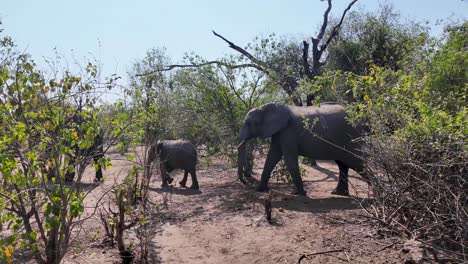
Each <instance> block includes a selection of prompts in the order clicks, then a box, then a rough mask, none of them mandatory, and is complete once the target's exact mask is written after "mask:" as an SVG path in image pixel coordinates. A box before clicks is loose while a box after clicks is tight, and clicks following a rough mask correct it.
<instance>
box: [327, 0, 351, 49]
mask: <svg viewBox="0 0 468 264" xmlns="http://www.w3.org/2000/svg"><path fill="white" fill-rule="evenodd" d="M357 1H358V0H353V1H352V2H351V3H349V5H348V7H347V8H346V9H345V10H344V11H343V15H341V19H340V22H339V23H338V24H337V25H336V26H334V27H333V29H332V32H331V34H330V36H329V37H328V39H327V42H326V43H325V45H323V46H322V47H321V48H320V49H321V50H322V51H323V50H326V49H327V47H328V44H330V42H331V41H332V40H333V39H334V38H335V36H336V35H337V34H338V32H340V29H341V24H343V21H344V18H345V16H346V13H348V11H349V10H350V9H351V7H352V6H353V5H354V4H355V3H356V2H357Z"/></svg>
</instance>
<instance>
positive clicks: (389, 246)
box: [377, 241, 400, 252]
mask: <svg viewBox="0 0 468 264" xmlns="http://www.w3.org/2000/svg"><path fill="white" fill-rule="evenodd" d="M398 243H400V242H399V241H397V242H394V243H391V244H390V245H386V246H385V247H382V248H381V249H379V250H377V252H381V251H384V250H386V249H387V248H391V247H393V246H395V245H396V244H398Z"/></svg>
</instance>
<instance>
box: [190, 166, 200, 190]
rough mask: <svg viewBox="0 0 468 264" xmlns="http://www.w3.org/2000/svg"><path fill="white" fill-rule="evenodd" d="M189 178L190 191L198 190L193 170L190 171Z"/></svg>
mask: <svg viewBox="0 0 468 264" xmlns="http://www.w3.org/2000/svg"><path fill="white" fill-rule="evenodd" d="M190 176H192V186H190V189H194V190H198V188H199V186H198V180H197V173H196V172H195V170H191V171H190Z"/></svg>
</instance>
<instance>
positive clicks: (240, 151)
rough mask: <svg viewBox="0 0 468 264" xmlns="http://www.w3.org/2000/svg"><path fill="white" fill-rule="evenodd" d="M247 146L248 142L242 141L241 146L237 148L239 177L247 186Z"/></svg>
mask: <svg viewBox="0 0 468 264" xmlns="http://www.w3.org/2000/svg"><path fill="white" fill-rule="evenodd" d="M245 145H246V140H245V139H244V140H241V142H240V143H239V145H238V146H237V174H238V176H239V180H240V181H241V182H242V183H243V184H247V181H246V180H245V177H244V170H245V162H246V160H245V151H246V149H245Z"/></svg>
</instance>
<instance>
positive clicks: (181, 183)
mask: <svg viewBox="0 0 468 264" xmlns="http://www.w3.org/2000/svg"><path fill="white" fill-rule="evenodd" d="M187 176H188V171H187V170H184V178H183V179H182V180H181V181H180V182H179V184H180V186H182V187H186V186H185V184H187Z"/></svg>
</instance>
